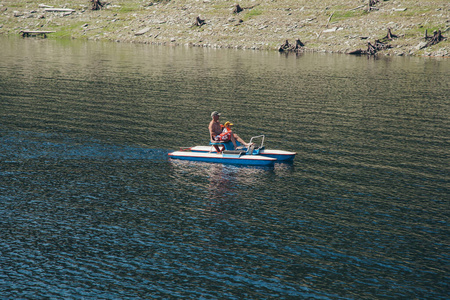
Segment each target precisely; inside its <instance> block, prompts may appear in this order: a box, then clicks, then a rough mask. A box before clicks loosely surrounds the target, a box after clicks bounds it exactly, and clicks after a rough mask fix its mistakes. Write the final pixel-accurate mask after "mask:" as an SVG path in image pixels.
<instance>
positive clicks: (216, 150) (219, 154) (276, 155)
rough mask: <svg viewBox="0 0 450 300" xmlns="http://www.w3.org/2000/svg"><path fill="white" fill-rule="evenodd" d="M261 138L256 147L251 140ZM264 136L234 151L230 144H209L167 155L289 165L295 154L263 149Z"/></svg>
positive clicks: (183, 157)
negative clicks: (246, 146) (248, 145)
mask: <svg viewBox="0 0 450 300" xmlns="http://www.w3.org/2000/svg"><path fill="white" fill-rule="evenodd" d="M256 138H262V140H261V144H260V145H256V144H254V143H253V140H254V139H256ZM264 138H265V136H264V135H260V136H255V137H252V138H251V139H250V144H252V145H251V146H250V147H248V148H245V147H241V146H240V145H239V143H238V142H237V144H238V148H237V149H234V145H233V143H232V142H226V143H220V142H218V143H212V142H211V143H210V145H209V146H195V147H188V148H181V149H180V151H175V152H172V153H169V157H170V158H173V159H184V160H192V161H204V162H212V163H225V164H239V165H253V166H273V165H274V164H275V163H276V162H282V163H289V162H292V161H293V160H294V158H295V155H296V154H297V153H296V152H290V151H284V150H268V149H265V147H264Z"/></svg>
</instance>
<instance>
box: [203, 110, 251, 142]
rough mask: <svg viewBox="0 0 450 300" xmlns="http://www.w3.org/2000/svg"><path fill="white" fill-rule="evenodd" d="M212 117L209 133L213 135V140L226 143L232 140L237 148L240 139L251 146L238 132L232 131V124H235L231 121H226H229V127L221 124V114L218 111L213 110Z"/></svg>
mask: <svg viewBox="0 0 450 300" xmlns="http://www.w3.org/2000/svg"><path fill="white" fill-rule="evenodd" d="M211 118H212V120H211V122H210V123H209V127H208V128H209V133H210V136H211V142H223V143H226V142H229V141H231V142H232V143H233V145H234V148H235V149H236V148H237V144H236V141H238V142H239V143H241V144H242V145H244V146H245V147H248V146H249V144H248V143H246V142H245V141H244V140H243V139H241V138H240V137H239V136H238V135H237V134H236V133H233V132H232V131H231V128H230V126H232V125H233V124H231V123H230V122H226V123H225V124H227V123H228V129H227V127H225V126H223V125H221V124H220V121H219V118H220V114H219V113H218V112H217V111H213V112H212V113H211ZM230 124H231V125H230Z"/></svg>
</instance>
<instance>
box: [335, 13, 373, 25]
mask: <svg viewBox="0 0 450 300" xmlns="http://www.w3.org/2000/svg"><path fill="white" fill-rule="evenodd" d="M364 14H367V11H365V10H353V11H348V10H346V11H341V10H337V11H335V12H334V13H333V16H332V17H331V20H330V23H332V22H338V21H342V20H345V19H350V18H354V17H360V16H362V15H364Z"/></svg>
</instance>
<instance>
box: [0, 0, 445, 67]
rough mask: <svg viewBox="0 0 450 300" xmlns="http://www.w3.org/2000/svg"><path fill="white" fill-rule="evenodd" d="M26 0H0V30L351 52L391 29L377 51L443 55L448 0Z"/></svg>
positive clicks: (116, 39) (0, 32)
mask: <svg viewBox="0 0 450 300" xmlns="http://www.w3.org/2000/svg"><path fill="white" fill-rule="evenodd" d="M369 1H370V3H369ZM31 2H34V1H27V0H5V1H2V2H1V3H0V35H5V36H11V35H12V36H15V35H19V34H20V32H21V31H22V32H23V31H48V32H51V31H54V33H49V34H48V37H49V38H72V39H87V40H107V41H114V42H130V43H147V44H162V45H174V46H175V45H188V46H193V47H211V48H236V49H252V50H279V49H280V46H281V45H283V44H285V42H286V40H287V41H288V43H291V44H295V43H296V40H299V41H301V44H302V45H303V46H301V47H297V48H296V49H295V52H305V51H308V52H329V53H351V52H354V51H357V50H361V51H362V52H364V51H366V49H368V47H369V50H370V45H374V44H375V42H376V41H377V40H380V39H382V38H383V37H385V36H387V32H391V33H392V34H393V35H394V36H395V38H392V39H388V40H386V41H385V42H386V44H387V45H388V46H389V47H381V48H380V49H379V51H376V54H377V55H399V56H401V55H413V56H431V57H446V58H448V57H449V56H450V41H449V40H450V39H449V38H448V37H449V36H450V2H448V1H447V0H430V1H413V0H403V1H395V0H386V1H382V0H381V1H377V0H375V1H374V0H357V1H343V0H334V1H331V0H324V1H306V0H304V1H302V0H277V1H274V0H268V1H262V0H261V1H240V2H239V3H238V5H239V7H240V8H241V11H239V12H236V7H237V3H236V2H230V1H227V0H214V1H213V0H185V1H183V0H178V1H174V0H172V1H170V0H163V1H143V0H134V1H132V0H128V1H127V0H122V1H119V0H116V1H115V0H111V1H109V2H103V1H102V3H104V5H103V7H100V8H101V9H99V10H93V9H92V3H91V1H90V0H71V1H70V0H69V1H63V3H64V4H63V5H61V1H57V0H49V1H46V2H45V3H42V4H38V3H37V2H35V3H31ZM423 2H426V3H423ZM369 4H371V5H369ZM199 20H201V21H202V22H200V23H201V24H200V23H199ZM439 30H440V31H441V36H443V37H444V39H443V40H441V41H439V42H438V43H437V44H434V45H427V43H426V42H427V40H426V39H425V36H426V35H427V34H428V35H431V34H432V33H433V32H434V31H436V32H437V31H439Z"/></svg>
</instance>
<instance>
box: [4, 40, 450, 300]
mask: <svg viewBox="0 0 450 300" xmlns="http://www.w3.org/2000/svg"><path fill="white" fill-rule="evenodd" d="M449 78H450V62H449V61H448V60H437V59H424V58H411V57H380V58H378V59H374V58H370V59H368V58H366V57H354V56H345V55H330V54H304V55H299V56H296V55H287V56H286V55H281V54H279V53H277V52H254V51H234V50H213V49H199V48H185V47H159V46H150V45H133V44H126V45H125V44H114V43H100V42H99V43H93V42H80V41H52V40H43V39H11V38H9V39H8V38H1V39H0V145H1V148H0V295H1V296H0V298H4V299H18V298H21V299H36V298H54V299H61V298H73V299H82V298H101V299H132V298H134V299H136V298H153V297H154V298H191V299H199V298H203V299H268V298H273V299H278V298H280V299H305V298H311V299H373V298H395V299H415V298H417V299H419V298H420V299H448V295H449V280H450V278H449V277H450V276H449V266H450V258H449V253H450V246H449V242H450V238H449V236H450V227H449V225H450V224H449V202H448V196H449V133H450V130H449V128H450V126H449V125H450V124H449ZM214 110H217V111H219V112H221V113H222V117H221V120H222V121H223V122H224V121H226V120H230V121H232V122H233V123H234V124H235V131H236V132H237V133H238V134H239V135H240V136H241V137H243V138H244V139H245V140H247V141H248V140H249V139H250V137H251V136H255V135H259V134H265V135H266V145H267V147H268V148H271V149H282V150H289V151H295V152H297V153H298V155H297V157H296V159H295V161H294V163H293V164H277V165H276V166H275V167H274V168H255V167H236V166H229V165H221V164H208V163H200V162H183V161H171V160H169V159H168V156H167V154H168V153H169V152H171V151H173V150H177V149H178V148H179V147H186V146H194V145H205V144H207V142H208V131H207V126H208V123H209V121H210V113H211V112H212V111H214Z"/></svg>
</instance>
